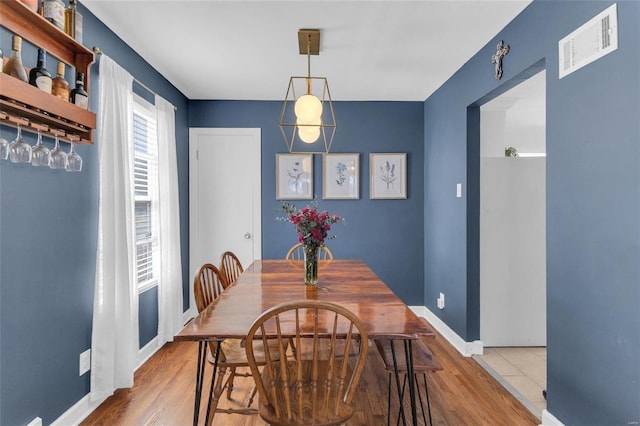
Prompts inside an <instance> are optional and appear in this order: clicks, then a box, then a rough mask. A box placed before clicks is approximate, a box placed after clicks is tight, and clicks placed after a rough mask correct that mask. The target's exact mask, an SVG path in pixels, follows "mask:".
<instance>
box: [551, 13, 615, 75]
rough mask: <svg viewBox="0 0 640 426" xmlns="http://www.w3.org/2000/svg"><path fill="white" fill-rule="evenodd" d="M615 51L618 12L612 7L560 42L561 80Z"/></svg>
mask: <svg viewBox="0 0 640 426" xmlns="http://www.w3.org/2000/svg"><path fill="white" fill-rule="evenodd" d="M617 48H618V9H617V5H616V4H615V3H614V4H613V5H611V6H610V7H609V8H607V9H606V10H604V11H603V12H602V13H600V14H599V15H597V16H596V17H594V18H593V19H591V20H590V21H589V22H587V23H586V24H584V25H582V26H581V27H580V28H578V29H577V30H575V31H574V32H572V33H571V34H569V35H568V36H566V37H565V38H563V39H562V40H560V42H559V43H558V56H559V61H558V63H559V67H560V78H562V77H564V76H567V75H569V74H571V73H572V72H574V71H576V70H579V69H580V68H582V67H584V66H585V65H587V64H589V63H591V62H593V61H595V60H596V59H599V58H601V57H603V56H604V55H606V54H608V53H610V52H613V51H614V50H616V49H617Z"/></svg>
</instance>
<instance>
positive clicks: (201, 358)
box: [193, 341, 220, 426]
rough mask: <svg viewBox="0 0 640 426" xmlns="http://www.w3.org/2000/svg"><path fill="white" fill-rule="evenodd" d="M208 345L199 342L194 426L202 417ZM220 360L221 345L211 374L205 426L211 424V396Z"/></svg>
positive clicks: (218, 346)
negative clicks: (201, 405)
mask: <svg viewBox="0 0 640 426" xmlns="http://www.w3.org/2000/svg"><path fill="white" fill-rule="evenodd" d="M207 345H208V342H206V341H200V342H198V365H197V367H196V394H195V401H194V406H193V425H194V426H197V425H198V419H199V416H200V402H201V400H202V385H203V383H204V371H205V366H206V365H207ZM219 358H220V345H219V344H218V345H217V349H216V354H215V357H214V360H213V372H212V374H211V388H210V390H209V403H208V404H207V415H206V418H205V424H206V425H209V424H210V418H209V415H210V411H211V396H212V395H213V384H214V383H215V380H216V373H217V372H218V360H219Z"/></svg>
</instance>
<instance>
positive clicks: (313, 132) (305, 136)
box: [298, 126, 320, 143]
mask: <svg viewBox="0 0 640 426" xmlns="http://www.w3.org/2000/svg"><path fill="white" fill-rule="evenodd" d="M298 136H299V137H300V140H301V141H302V142H304V143H314V142H315V141H317V140H318V138H319V137H320V126H298Z"/></svg>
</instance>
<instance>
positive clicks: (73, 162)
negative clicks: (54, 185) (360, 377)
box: [67, 142, 82, 172]
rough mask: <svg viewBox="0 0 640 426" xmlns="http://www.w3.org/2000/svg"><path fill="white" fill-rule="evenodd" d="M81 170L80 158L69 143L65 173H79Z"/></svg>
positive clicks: (73, 145)
mask: <svg viewBox="0 0 640 426" xmlns="http://www.w3.org/2000/svg"><path fill="white" fill-rule="evenodd" d="M81 170H82V157H81V156H80V154H78V153H77V152H76V150H75V144H74V143H73V142H71V149H70V150H69V153H68V154H67V171H68V172H79V171H81Z"/></svg>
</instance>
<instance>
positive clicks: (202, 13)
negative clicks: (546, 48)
mask: <svg viewBox="0 0 640 426" xmlns="http://www.w3.org/2000/svg"><path fill="white" fill-rule="evenodd" d="M81 2H82V4H83V5H85V6H86V7H87V8H88V9H89V10H90V11H91V12H92V13H93V14H95V15H96V16H97V17H98V18H99V19H100V20H101V21H103V22H104V23H105V24H106V25H107V26H109V27H110V28H111V29H112V30H113V31H114V32H115V33H116V34H117V35H118V36H119V37H120V38H121V39H122V40H124V41H125V42H126V43H127V44H129V45H130V46H131V47H132V48H133V49H134V50H135V51H136V52H137V53H138V54H140V56H142V57H143V58H144V59H145V60H146V61H147V62H149V63H150V64H151V65H152V66H153V67H154V68H155V69H157V70H158V71H159V72H160V73H161V74H162V75H164V76H165V77H166V78H167V79H168V80H169V81H170V82H171V83H172V84H173V85H174V86H175V87H177V88H178V90H180V91H181V92H182V93H183V94H184V95H185V96H186V97H187V98H189V99H194V100H196V99H235V100H282V99H283V98H284V96H285V92H286V89H287V84H288V82H289V77H291V76H304V75H306V72H307V58H306V56H305V55H300V54H299V52H298V38H297V32H298V29H300V28H318V29H320V31H321V40H320V55H319V56H311V75H312V76H322V77H326V78H327V79H328V82H329V87H330V90H331V96H332V98H333V100H338V101H352V100H353V101H360V100H361V101H365V100H389V101H424V100H425V99H426V98H428V97H429V95H431V94H432V93H433V92H434V91H435V90H436V89H437V88H438V87H440V86H441V85H442V84H443V83H444V82H445V81H446V80H447V79H448V78H449V77H450V76H451V75H452V74H453V73H455V71H457V70H458V69H459V68H460V67H461V66H462V65H463V64H464V63H465V62H466V61H467V60H469V58H470V57H471V56H473V55H474V54H475V53H476V52H477V51H478V50H479V49H480V48H481V47H482V46H484V45H485V44H486V43H487V42H488V41H489V40H490V39H491V38H493V37H494V36H496V35H498V34H499V32H500V30H501V29H502V28H504V26H505V25H506V24H507V23H508V22H509V21H510V20H512V19H513V18H514V17H515V16H516V15H517V14H518V13H520V12H521V11H522V10H523V9H524V8H525V7H526V6H527V5H528V4H529V3H530V0H505V1H497V0H491V1H487V0H473V1H457V0H446V1H433V0H428V1H390V0H389V1H360V0H350V1H328V0H327V1H293V0H287V1H241V0H235V1H219V0H192V1H185V0H182V1H176V0H154V1H143V0H81ZM506 42H507V43H508V42H509V40H506ZM98 47H101V46H98ZM104 53H105V54H107V55H109V52H108V51H105V52H104ZM493 71H494V65H492V64H491V58H490V57H487V73H493ZM135 77H136V78H141V79H143V76H135Z"/></svg>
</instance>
